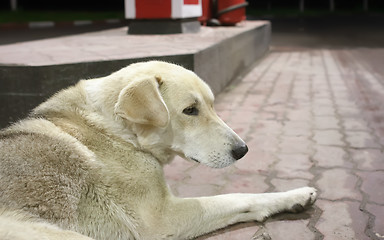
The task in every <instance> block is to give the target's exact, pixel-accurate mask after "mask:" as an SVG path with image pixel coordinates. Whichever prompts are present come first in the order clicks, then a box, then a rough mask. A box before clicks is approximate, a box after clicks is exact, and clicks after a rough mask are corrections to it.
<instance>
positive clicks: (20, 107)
mask: <svg viewBox="0 0 384 240" xmlns="http://www.w3.org/2000/svg"><path fill="white" fill-rule="evenodd" d="M270 32H271V28H270V24H269V22H267V21H246V22H243V23H242V24H241V25H238V26H235V27H216V28H209V27H202V29H201V31H200V32H199V33H191V34H172V35H149V36H148V35H144V36H143V35H140V36H134V35H127V34H126V33H127V28H126V27H122V28H116V29H111V30H105V31H99V32H94V33H86V34H79V35H74V36H66V37H58V38H52V39H46V40H38V41H29V42H22V43H15V44H7V45H2V46H0V86H1V87H0V116H1V119H0V127H4V126H6V125H8V123H9V122H12V121H15V120H17V119H18V118H20V117H24V116H25V115H26V113H28V111H30V110H31V109H32V108H33V107H35V106H36V105H37V104H39V103H40V102H42V101H43V100H44V99H45V98H47V97H48V96H50V95H52V94H53V93H55V92H56V91H58V90H60V89H62V88H64V87H67V86H69V85H72V84H73V83H76V82H77V81H78V80H79V79H84V78H93V77H100V76H105V75H108V74H109V73H111V72H113V71H116V70H118V69H120V68H121V67H124V66H126V65H128V64H130V63H133V62H138V61H145V60H150V59H159V60H165V61H170V62H174V63H178V64H181V65H183V66H184V67H186V68H188V69H191V70H193V71H195V72H196V73H197V74H198V75H199V76H200V77H201V78H203V79H204V80H205V81H206V82H207V83H208V84H209V85H210V86H211V87H212V89H213V91H214V92H215V93H219V92H220V91H221V90H222V89H223V88H224V87H225V86H227V84H228V83H229V82H231V81H233V80H235V79H236V78H237V77H239V76H240V75H241V74H242V73H244V72H245V71H246V70H247V69H248V68H250V67H251V66H252V64H253V63H254V62H255V61H256V60H257V59H259V58H260V57H261V56H263V54H264V53H265V52H267V50H268V48H269V42H270Z"/></svg>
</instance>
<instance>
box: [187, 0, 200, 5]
mask: <svg viewBox="0 0 384 240" xmlns="http://www.w3.org/2000/svg"><path fill="white" fill-rule="evenodd" d="M188 4H190V5H195V4H199V0H184V5H188Z"/></svg>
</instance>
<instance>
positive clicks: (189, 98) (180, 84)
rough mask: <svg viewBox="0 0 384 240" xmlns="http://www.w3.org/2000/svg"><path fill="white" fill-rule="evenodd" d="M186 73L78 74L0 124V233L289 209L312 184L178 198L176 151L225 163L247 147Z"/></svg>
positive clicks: (114, 228)
mask: <svg viewBox="0 0 384 240" xmlns="http://www.w3.org/2000/svg"><path fill="white" fill-rule="evenodd" d="M213 103H214V95H213V94H212V91H211V90H210V88H209V86H208V85H207V84H206V83H205V82H204V81H203V80H201V79H200V78H199V77H198V76H197V75H196V74H195V73H193V72H192V71H189V70H187V69H185V68H183V67H181V66H178V65H175V64H171V63H166V62H161V61H149V62H142V63H136V64H131V65H129V66H127V67H125V68H123V69H121V70H119V71H117V72H114V73H112V74H111V75H109V76H106V77H101V78H96V79H89V80H81V81H79V82H78V83H77V84H76V85H75V86H72V87H69V88H67V89H64V90H62V91H60V92H58V93H56V94H55V95H53V96H52V97H51V98H49V99H48V100H47V101H45V102H43V103H42V104H40V105H39V106H38V107H36V108H35V109H34V110H32V112H31V114H30V115H29V117H28V118H27V119H24V120H21V121H19V122H17V123H15V124H13V125H11V126H10V127H8V128H6V129H4V130H2V131H1V132H0V239H13V240H14V239H16V240H22V239H23V240H24V239H79V240H80V239H83V240H85V239H98V240H103V239H114V240H118V239H124V240H127V239H150V240H153V239H193V238H195V237H198V236H201V235H203V234H206V233H209V232H212V231H214V230H217V229H220V228H224V227H226V226H228V225H231V224H235V223H238V222H246V221H264V220H265V219H266V218H267V217H269V216H271V215H273V214H276V213H279V212H284V211H290V212H298V211H302V210H304V209H306V208H308V207H309V206H311V205H312V204H313V203H314V202H315V200H316V196H317V193H316V190H315V189H314V188H311V187H303V188H299V189H295V190H291V191H287V192H280V193H263V194H251V193H250V194H240V193H234V194H225V195H217V196H211V197H199V198H178V197H175V196H174V195H172V193H171V192H170V190H169V188H168V186H167V184H166V181H165V179H164V173H163V169H162V167H163V165H165V164H167V163H169V162H170V161H171V160H172V159H173V157H174V156H175V155H179V156H181V157H183V158H184V159H187V160H190V161H194V162H198V163H201V164H205V165H208V166H210V167H213V168H223V167H226V166H228V165H231V164H233V163H234V162H236V161H237V160H239V159H240V158H242V157H243V156H244V155H245V154H246V153H247V151H248V148H247V145H246V144H245V143H244V141H243V140H242V139H241V138H240V137H239V136H238V135H236V133H235V132H234V131H233V130H232V129H231V128H229V127H228V126H227V125H226V124H225V123H224V122H223V121H222V120H221V119H220V118H219V117H218V116H217V115H216V113H215V111H214V107H213Z"/></svg>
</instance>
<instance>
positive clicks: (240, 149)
mask: <svg viewBox="0 0 384 240" xmlns="http://www.w3.org/2000/svg"><path fill="white" fill-rule="evenodd" d="M247 152H248V147H247V145H242V146H237V147H236V148H234V149H232V157H233V158H234V159H236V160H239V159H240V158H242V157H244V155H245V154H246V153H247Z"/></svg>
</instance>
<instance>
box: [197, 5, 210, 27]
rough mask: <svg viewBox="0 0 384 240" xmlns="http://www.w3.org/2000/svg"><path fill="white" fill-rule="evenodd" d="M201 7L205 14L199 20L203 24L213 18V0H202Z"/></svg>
mask: <svg viewBox="0 0 384 240" xmlns="http://www.w3.org/2000/svg"><path fill="white" fill-rule="evenodd" d="M201 7H202V10H203V14H202V15H201V17H199V21H200V22H201V23H202V24H203V25H207V22H208V21H209V19H211V18H212V6H211V1H210V0H202V1H201Z"/></svg>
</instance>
